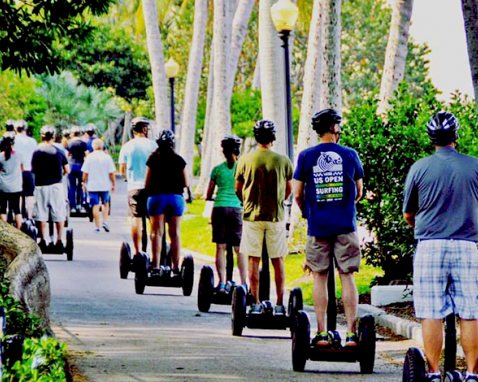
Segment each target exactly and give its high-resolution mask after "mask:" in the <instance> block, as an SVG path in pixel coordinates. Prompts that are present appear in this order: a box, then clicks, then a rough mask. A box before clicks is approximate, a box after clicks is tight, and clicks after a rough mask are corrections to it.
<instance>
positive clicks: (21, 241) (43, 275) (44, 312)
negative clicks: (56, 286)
mask: <svg viewBox="0 0 478 382" xmlns="http://www.w3.org/2000/svg"><path fill="white" fill-rule="evenodd" d="M0 257H2V259H4V260H5V261H6V264H7V268H6V276H7V278H8V279H9V280H10V293H11V295H12V296H13V297H14V298H15V299H16V300H18V301H19V302H20V303H21V304H22V305H23V306H24V308H25V310H26V311H27V312H28V313H32V314H35V315H37V316H38V317H39V318H40V320H41V324H42V326H43V327H44V328H45V329H48V330H50V299H51V295H50V277H49V275H48V270H47V267H46V264H45V262H44V260H43V257H42V255H41V251H40V249H39V248H38V246H37V244H36V243H35V242H34V241H33V240H32V239H31V238H30V237H29V236H27V235H25V234H24V233H22V232H20V231H18V230H17V229H15V228H14V227H12V226H11V225H10V224H7V223H5V222H3V221H0Z"/></svg>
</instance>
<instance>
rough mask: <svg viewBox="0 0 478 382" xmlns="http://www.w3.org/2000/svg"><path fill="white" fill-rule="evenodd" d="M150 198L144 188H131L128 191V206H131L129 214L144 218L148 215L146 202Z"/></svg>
mask: <svg viewBox="0 0 478 382" xmlns="http://www.w3.org/2000/svg"><path fill="white" fill-rule="evenodd" d="M147 200H148V195H147V193H146V190H145V189H144V188H142V189H140V190H129V191H128V207H129V216H133V217H135V218H142V217H143V216H147V210H146V202H147Z"/></svg>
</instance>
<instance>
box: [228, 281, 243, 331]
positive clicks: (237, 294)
mask: <svg viewBox="0 0 478 382" xmlns="http://www.w3.org/2000/svg"><path fill="white" fill-rule="evenodd" d="M245 323H246V290H245V289H244V287H243V286H242V285H239V286H237V287H236V288H234V292H232V314H231V327H232V335H233V336H241V335H242V329H244V326H245Z"/></svg>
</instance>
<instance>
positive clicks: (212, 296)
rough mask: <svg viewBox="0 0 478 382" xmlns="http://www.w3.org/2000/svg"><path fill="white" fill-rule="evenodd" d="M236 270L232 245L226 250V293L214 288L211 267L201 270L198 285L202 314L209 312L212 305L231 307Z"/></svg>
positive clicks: (206, 266)
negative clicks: (233, 274)
mask: <svg viewBox="0 0 478 382" xmlns="http://www.w3.org/2000/svg"><path fill="white" fill-rule="evenodd" d="M233 269H234V251H233V247H232V245H230V244H228V245H227V248H226V280H227V282H226V286H225V288H224V292H219V291H218V290H217V289H216V288H215V287H214V271H213V270H212V268H211V267H210V266H209V265H205V266H203V267H202V269H201V275H200V276H199V285H198V309H199V311H200V312H209V309H210V308H211V304H217V305H231V301H232V294H233V290H234V288H235V287H236V283H235V282H234V281H233V280H232V273H233Z"/></svg>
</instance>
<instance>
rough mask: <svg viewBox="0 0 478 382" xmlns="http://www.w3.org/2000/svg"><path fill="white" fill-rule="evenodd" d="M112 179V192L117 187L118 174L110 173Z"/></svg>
mask: <svg viewBox="0 0 478 382" xmlns="http://www.w3.org/2000/svg"><path fill="white" fill-rule="evenodd" d="M109 176H110V181H111V192H113V191H114V190H115V187H116V176H115V173H114V172H110V173H109Z"/></svg>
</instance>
